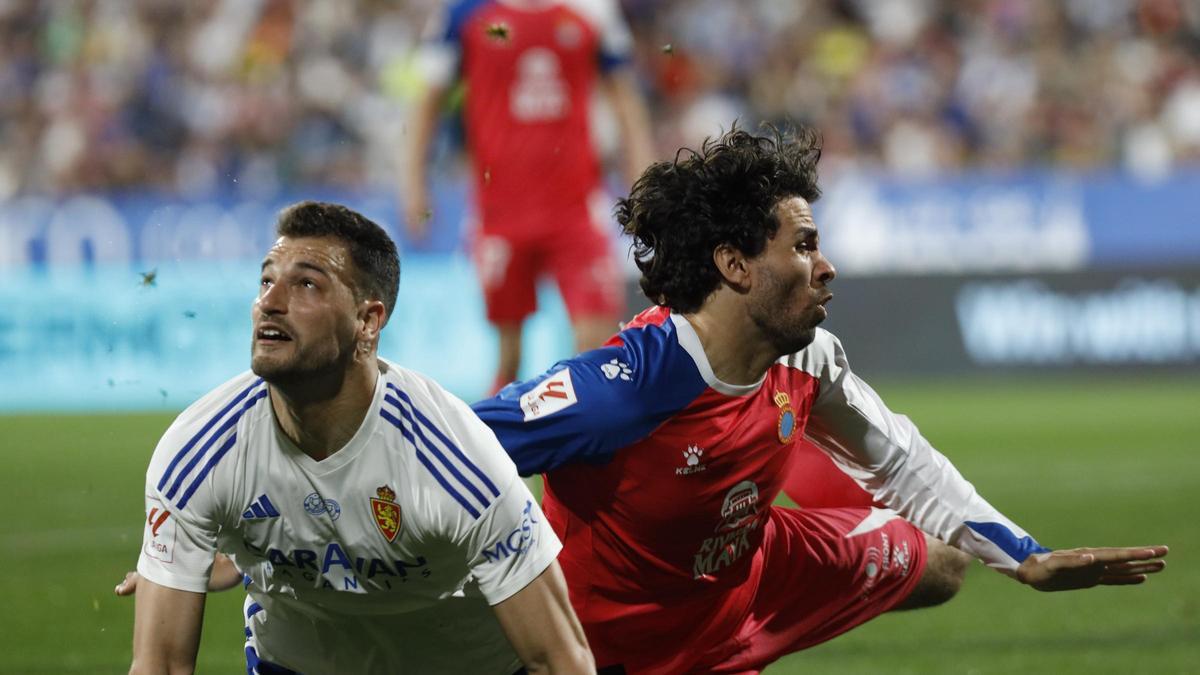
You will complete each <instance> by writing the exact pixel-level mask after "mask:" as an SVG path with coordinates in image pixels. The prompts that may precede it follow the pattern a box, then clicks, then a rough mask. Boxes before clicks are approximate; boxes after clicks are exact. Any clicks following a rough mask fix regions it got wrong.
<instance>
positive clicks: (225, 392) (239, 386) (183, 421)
mask: <svg viewBox="0 0 1200 675" xmlns="http://www.w3.org/2000/svg"><path fill="white" fill-rule="evenodd" d="M266 397H267V384H266V382H264V381H263V379H262V378H261V377H258V376H257V375H255V374H254V373H252V372H250V371H248V370H247V371H246V372H244V373H241V374H240V375H237V376H236V377H234V378H232V379H230V380H228V381H226V382H224V383H223V384H221V385H219V386H217V387H216V388H215V389H213V390H212V391H210V392H208V393H207V394H205V395H204V396H201V397H200V398H199V399H197V400H196V401H195V402H194V403H192V404H191V405H189V406H188V407H187V408H185V409H184V410H183V412H181V413H179V415H178V416H177V417H176V418H175V421H173V422H172V423H171V426H169V427H167V430H166V432H164V433H163V436H162V440H161V441H160V442H159V448H160V449H163V448H166V449H170V448H171V447H174V446H183V445H186V444H187V443H188V441H189V440H191V439H194V438H196V437H197V435H208V434H209V433H210V432H213V431H214V430H217V431H219V430H221V429H225V430H228V429H230V428H232V427H233V426H235V425H236V424H237V423H238V422H239V421H240V420H241V418H242V417H243V416H244V415H245V413H246V412H247V411H248V410H251V409H253V408H254V407H255V406H257V405H258V404H259V403H260V402H261V401H262V400H263V399H265V398H266Z"/></svg>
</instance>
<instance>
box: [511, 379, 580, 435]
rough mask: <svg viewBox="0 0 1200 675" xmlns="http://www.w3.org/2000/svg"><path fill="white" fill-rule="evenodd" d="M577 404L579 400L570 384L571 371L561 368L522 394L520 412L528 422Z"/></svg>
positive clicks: (572, 384)
mask: <svg viewBox="0 0 1200 675" xmlns="http://www.w3.org/2000/svg"><path fill="white" fill-rule="evenodd" d="M578 402H579V399H578V398H576V397H575V385H574V383H572V382H571V369H570V368H563V369H562V370H560V371H558V372H557V373H554V374H553V375H551V376H550V377H547V378H546V379H544V380H542V381H541V383H539V384H538V386H536V387H534V388H533V389H530V390H529V391H527V392H525V393H524V394H522V395H521V410H523V411H524V412H525V421H526V422H528V421H529V420H533V419H538V418H539V417H545V416H547V415H553V414H554V413H556V412H558V411H560V410H563V409H564V408H569V407H571V406H573V405H575V404H576V403H578Z"/></svg>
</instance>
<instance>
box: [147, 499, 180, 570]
mask: <svg viewBox="0 0 1200 675" xmlns="http://www.w3.org/2000/svg"><path fill="white" fill-rule="evenodd" d="M143 539H144V540H145V542H146V544H145V549H146V555H148V556H150V557H151V558H154V559H156V560H161V561H163V562H165V563H169V562H174V560H175V516H174V515H172V514H171V512H170V511H168V510H167V509H166V508H165V507H164V506H163V503H162V502H161V501H159V500H158V499H157V498H156V497H146V533H145V536H144V537H143Z"/></svg>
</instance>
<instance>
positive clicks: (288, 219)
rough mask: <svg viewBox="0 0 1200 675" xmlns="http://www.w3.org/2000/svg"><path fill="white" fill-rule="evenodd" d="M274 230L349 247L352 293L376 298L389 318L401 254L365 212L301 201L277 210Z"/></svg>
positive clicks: (385, 232)
mask: <svg viewBox="0 0 1200 675" xmlns="http://www.w3.org/2000/svg"><path fill="white" fill-rule="evenodd" d="M275 232H276V233H277V234H278V235H279V236H281V237H336V238H337V239H340V240H341V241H342V242H344V243H345V244H346V248H348V249H349V250H350V259H351V260H353V261H354V267H355V271H356V279H355V283H354V285H355V288H354V294H355V296H356V297H358V298H359V299H365V298H370V299H373V300H379V301H381V302H382V303H383V306H384V307H385V308H386V309H387V317H385V321H386V320H387V319H391V318H392V310H393V309H394V308H395V307H396V293H397V292H398V291H399V289H400V255H399V254H398V253H397V252H396V244H395V242H393V241H392V238H391V237H389V236H388V233H387V231H385V230H384V229H383V228H382V227H380V226H379V225H377V224H376V223H374V222H373V221H371V220H370V219H369V218H367V217H366V216H364V215H362V214H361V213H358V212H357V211H354V210H351V209H348V208H346V207H345V206H342V205H340V204H331V203H328V202H314V201H303V202H300V203H298V204H292V205H291V206H289V207H287V208H285V209H284V210H283V211H281V212H280V213H279V221H278V222H277V223H276V224H275Z"/></svg>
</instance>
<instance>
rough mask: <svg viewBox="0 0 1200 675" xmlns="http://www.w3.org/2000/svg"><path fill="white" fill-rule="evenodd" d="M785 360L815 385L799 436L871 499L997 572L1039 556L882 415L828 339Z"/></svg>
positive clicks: (893, 417) (941, 460)
mask: <svg viewBox="0 0 1200 675" xmlns="http://www.w3.org/2000/svg"><path fill="white" fill-rule="evenodd" d="M786 360H788V361H790V365H793V366H795V367H798V368H800V369H802V370H804V371H806V372H808V373H810V374H811V375H813V376H815V377H817V378H818V380H819V381H820V389H819V392H818V394H817V400H816V402H815V403H814V404H813V408H812V414H811V416H810V418H809V421H808V427H807V429H806V435H807V436H808V437H809V438H810V439H811V440H812V441H813V442H814V443H816V445H817V446H819V447H821V448H822V449H824V450H825V452H827V453H829V455H830V456H832V457H833V459H834V461H835V462H836V463H837V464H838V466H839V467H840V468H841V469H842V470H843V471H845V472H846V473H847V474H848V475H849V476H850V477H851V478H853V479H854V480H855V481H856V482H858V483H859V484H860V485H862V486H863V487H864V488H865V489H867V490H868V491H870V492H871V493H872V494H873V495H874V496H875V498H876V499H878V500H879V501H881V502H883V503H884V504H885V505H887V506H888V507H889V508H892V509H895V510H896V511H897V512H899V513H900V515H901V516H903V517H904V518H905V519H907V520H908V521H910V522H912V523H913V524H914V525H916V526H917V527H919V528H921V530H923V531H924V532H926V533H927V534H930V535H932V536H934V537H937V538H938V539H941V540H942V541H944V542H946V543H949V544H951V545H952V546H955V547H957V548H959V549H961V550H963V551H966V552H967V553H970V554H971V555H974V556H975V557H977V558H979V559H981V560H983V561H984V562H985V563H986V564H987V565H988V566H989V567H993V568H996V569H998V570H1001V571H1005V572H1011V571H1013V570H1015V569H1016V567H1017V566H1018V565H1020V564H1021V561H1023V560H1024V559H1025V558H1026V557H1028V556H1029V555H1030V554H1032V553H1040V552H1044V551H1046V550H1047V549H1045V548H1043V547H1041V546H1040V545H1039V544H1038V543H1037V542H1036V541H1034V539H1033V538H1032V537H1030V536H1029V535H1028V534H1027V533H1026V532H1025V531H1024V530H1022V529H1021V528H1020V527H1018V526H1017V525H1016V524H1015V523H1013V522H1012V521H1010V520H1009V519H1008V518H1006V517H1004V515H1003V514H1001V513H1000V512H999V511H997V510H996V509H995V508H993V507H992V505H991V504H989V503H988V502H987V501H986V500H984V499H983V497H981V496H979V494H978V493H977V492H976V491H975V487H974V486H973V485H971V483H970V482H968V481H967V480H966V479H965V478H963V476H962V474H960V473H959V472H958V469H956V468H954V465H953V464H951V463H950V460H948V459H947V458H946V457H945V456H944V455H942V454H941V453H940V452H938V451H937V450H936V449H935V448H934V447H933V446H932V445H930V443H929V441H927V440H925V438H924V437H922V436H921V433H920V432H919V431H918V430H917V427H916V425H914V424H913V423H912V421H911V420H909V419H908V418H907V417H905V416H904V415H899V414H896V413H894V412H892V411H891V410H889V409H888V408H887V406H886V405H884V403H883V401H882V400H881V399H880V398H879V396H878V394H876V393H875V391H874V390H872V389H871V387H869V386H868V385H867V384H866V383H865V382H863V381H862V380H860V379H859V378H858V377H857V376H856V375H855V374H854V373H852V372H851V371H850V366H849V364H848V363H847V361H846V354H845V352H844V350H843V349H842V345H841V342H839V341H838V339H837V338H836V337H834V336H833V335H832V334H831V333H829V332H828V331H825V330H822V329H818V330H817V337H816V339H815V340H814V341H813V343H812V344H811V345H809V346H808V347H807V348H805V349H804V350H803V351H801V352H799V353H797V354H794V355H792V356H789V357H786Z"/></svg>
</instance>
